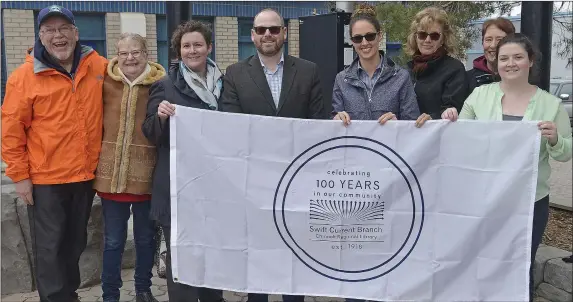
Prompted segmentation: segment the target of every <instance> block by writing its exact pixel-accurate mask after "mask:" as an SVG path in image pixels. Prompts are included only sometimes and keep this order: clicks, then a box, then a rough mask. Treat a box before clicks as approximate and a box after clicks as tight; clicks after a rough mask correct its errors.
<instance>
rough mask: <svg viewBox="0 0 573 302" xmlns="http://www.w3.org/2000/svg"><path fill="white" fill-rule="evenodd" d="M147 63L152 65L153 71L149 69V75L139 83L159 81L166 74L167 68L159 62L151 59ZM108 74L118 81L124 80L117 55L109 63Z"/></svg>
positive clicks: (146, 83)
mask: <svg viewBox="0 0 573 302" xmlns="http://www.w3.org/2000/svg"><path fill="white" fill-rule="evenodd" d="M147 63H148V64H149V66H150V67H151V71H149V73H148V74H147V77H145V79H144V80H143V81H141V83H139V85H151V84H153V83H155V82H157V81H159V80H160V79H161V78H163V77H164V76H165V74H166V72H165V68H163V66H161V65H159V64H157V63H154V62H151V61H149V62H147ZM107 74H108V75H109V77H110V78H112V79H113V80H115V81H118V82H123V77H122V76H121V74H120V73H119V61H118V58H117V57H115V58H113V59H112V60H111V61H109V64H108V65H107Z"/></svg>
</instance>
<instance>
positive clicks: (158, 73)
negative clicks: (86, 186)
mask: <svg viewBox="0 0 573 302" xmlns="http://www.w3.org/2000/svg"><path fill="white" fill-rule="evenodd" d="M149 65H150V66H151V71H150V72H149V73H148V74H147V76H146V78H145V79H143V80H142V81H140V82H139V83H138V84H136V85H134V86H133V88H131V91H130V87H129V85H128V84H127V83H125V82H124V80H123V77H122V76H121V74H120V73H119V66H118V61H117V58H115V59H113V60H111V61H110V62H109V65H108V68H107V74H106V76H105V79H104V84H103V85H104V86H103V103H104V105H103V141H102V148H101V153H100V157H99V163H98V166H97V170H96V178H95V182H94V189H95V190H96V191H99V192H104V193H129V194H150V193H151V179H152V175H153V169H154V167H155V160H156V150H155V146H154V145H153V144H150V143H149V141H148V140H147V138H145V136H143V133H142V131H141V125H142V124H143V121H144V120H145V115H146V111H147V101H148V99H149V87H150V86H151V84H153V83H154V82H156V81H158V80H159V79H161V78H162V77H163V76H165V69H164V68H163V67H162V66H161V65H159V64H157V63H153V62H149Z"/></svg>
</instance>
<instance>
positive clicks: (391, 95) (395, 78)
mask: <svg viewBox="0 0 573 302" xmlns="http://www.w3.org/2000/svg"><path fill="white" fill-rule="evenodd" d="M383 59H385V60H386V64H383V67H382V71H381V73H380V76H379V77H378V80H377V81H376V83H374V85H373V87H372V91H371V92H370V91H368V90H367V88H366V85H365V84H364V83H363V82H362V81H361V80H360V78H359V76H358V68H359V66H358V64H359V62H358V60H359V59H358V58H356V59H355V60H354V62H352V64H351V65H350V66H348V67H347V68H345V69H344V70H343V71H341V72H339V73H338V74H337V75H336V79H335V80H334V89H333V93H332V107H333V112H332V117H334V116H335V115H336V114H337V113H338V112H341V111H346V112H347V113H348V114H349V115H350V119H351V120H377V119H378V118H379V117H380V116H382V115H383V114H384V113H386V112H392V113H394V114H396V118H397V119H399V120H416V119H417V118H418V116H419V115H420V110H419V109H418V102H417V100H416V93H415V92H414V86H413V85H412V80H411V79H410V75H409V73H408V71H406V70H405V69H403V68H401V67H400V66H398V65H397V64H396V63H394V61H392V60H391V59H390V58H384V57H383Z"/></svg>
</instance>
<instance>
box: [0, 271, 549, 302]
mask: <svg viewBox="0 0 573 302" xmlns="http://www.w3.org/2000/svg"><path fill="white" fill-rule="evenodd" d="M133 273H134V270H133V269H127V270H123V271H122V272H121V276H122V279H123V287H122V289H121V298H120V300H119V301H135V290H134V284H133ZM152 282H153V285H152V286H151V292H152V293H153V295H154V296H155V298H156V299H157V300H158V301H160V302H165V301H169V297H168V295H167V282H166V281H165V279H161V278H158V277H157V276H155V269H154V277H153V279H152ZM78 294H79V295H80V300H81V301H82V302H100V301H102V298H101V286H100V285H99V284H98V285H94V286H92V287H87V288H82V289H80V290H78ZM223 296H224V298H225V300H227V301H228V302H247V294H244V293H235V292H228V291H226V292H225V293H224V295H223ZM0 301H2V302H39V301H40V300H39V298H38V293H37V292H33V293H24V294H15V295H9V296H3V297H2V298H1V299H0ZM281 301H282V299H281V296H280V295H271V296H269V302H281ZM343 301H344V299H339V298H328V297H306V298H305V302H343ZM534 301H535V302H548V301H547V300H545V299H542V298H535V299H534Z"/></svg>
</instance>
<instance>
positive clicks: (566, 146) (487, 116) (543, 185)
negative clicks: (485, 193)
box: [459, 82, 571, 201]
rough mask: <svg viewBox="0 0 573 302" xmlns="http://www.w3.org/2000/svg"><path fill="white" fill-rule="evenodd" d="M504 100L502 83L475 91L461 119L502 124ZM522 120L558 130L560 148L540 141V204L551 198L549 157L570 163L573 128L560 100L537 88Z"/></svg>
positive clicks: (538, 188)
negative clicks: (553, 124) (544, 124)
mask: <svg viewBox="0 0 573 302" xmlns="http://www.w3.org/2000/svg"><path fill="white" fill-rule="evenodd" d="M502 96H503V91H502V90H501V88H500V86H499V82H497V83H492V84H488V85H482V86H480V87H478V88H476V89H475V90H474V91H473V92H472V94H470V96H469V97H468V98H467V99H466V101H465V103H464V106H463V108H462V111H461V112H460V115H459V119H472V120H489V121H501V120H502V119H503V117H502V114H503V113H502V112H503V111H502V108H501V98H502ZM523 120H525V121H553V122H554V123H555V125H556V126H557V144H555V146H553V147H551V146H550V145H549V143H548V142H547V139H546V138H544V137H541V148H540V150H539V174H538V176H537V192H536V194H535V200H536V201H537V200H540V199H541V198H543V197H545V196H547V195H548V194H549V184H548V183H547V182H548V180H549V176H550V175H551V166H550V165H549V156H551V157H552V158H553V159H555V160H557V161H560V162H566V161H568V160H570V159H571V124H570V121H569V115H568V114H567V111H565V108H564V107H563V104H561V100H560V99H559V98H557V97H555V96H553V95H551V94H550V93H548V92H546V91H544V90H542V89H540V88H537V92H536V93H535V95H533V97H532V98H531V100H530V101H529V105H528V106H527V109H526V110H525V115H524V116H523Z"/></svg>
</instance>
